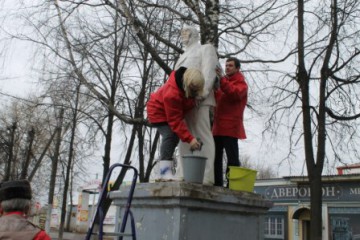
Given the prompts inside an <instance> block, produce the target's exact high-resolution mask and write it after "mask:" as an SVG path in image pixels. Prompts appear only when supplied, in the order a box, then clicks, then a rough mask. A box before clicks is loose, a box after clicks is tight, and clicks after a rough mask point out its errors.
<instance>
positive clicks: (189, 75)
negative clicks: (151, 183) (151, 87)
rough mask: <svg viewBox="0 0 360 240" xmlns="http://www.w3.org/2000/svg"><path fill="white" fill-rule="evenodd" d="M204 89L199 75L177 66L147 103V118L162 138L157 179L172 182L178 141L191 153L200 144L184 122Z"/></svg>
mask: <svg viewBox="0 0 360 240" xmlns="http://www.w3.org/2000/svg"><path fill="white" fill-rule="evenodd" d="M203 88H204V77H203V75H202V73H201V72H200V71H199V70H197V69H193V68H185V67H180V68H179V69H178V70H176V71H173V72H172V73H171V74H170V77H169V79H168V80H167V82H166V83H165V84H164V85H163V86H162V87H160V88H159V89H158V90H157V91H156V92H154V93H152V94H151V96H150V99H149V101H148V103H147V117H148V121H149V122H150V123H151V124H152V126H154V127H156V128H157V130H158V131H159V133H160V135H161V138H162V139H161V145H160V164H159V165H160V180H170V179H172V173H171V169H172V165H171V164H172V161H173V154H174V151H175V148H176V146H177V144H178V143H179V139H180V140H181V141H183V142H186V143H189V144H190V147H191V149H192V150H197V149H200V147H201V143H200V142H199V141H198V140H197V139H196V137H194V136H193V135H191V133H190V131H189V129H188V127H187V126H186V123H185V121H184V116H185V114H186V113H187V112H188V111H189V110H191V109H192V108H193V107H195V105H196V102H197V100H196V97H201V95H202V91H203Z"/></svg>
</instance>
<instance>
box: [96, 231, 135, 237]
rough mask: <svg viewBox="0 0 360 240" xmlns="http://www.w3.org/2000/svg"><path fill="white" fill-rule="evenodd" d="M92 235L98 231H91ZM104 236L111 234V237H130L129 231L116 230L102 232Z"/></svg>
mask: <svg viewBox="0 0 360 240" xmlns="http://www.w3.org/2000/svg"><path fill="white" fill-rule="evenodd" d="M92 235H99V233H92ZM103 235H104V236H113V237H132V236H133V234H131V233H117V232H103Z"/></svg>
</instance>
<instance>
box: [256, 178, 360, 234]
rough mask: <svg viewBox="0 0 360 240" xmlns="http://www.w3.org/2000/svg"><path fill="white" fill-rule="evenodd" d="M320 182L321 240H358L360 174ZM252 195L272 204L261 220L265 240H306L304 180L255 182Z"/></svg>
mask: <svg viewBox="0 0 360 240" xmlns="http://www.w3.org/2000/svg"><path fill="white" fill-rule="evenodd" d="M322 181H323V186H322V198H323V203H322V223H323V239H324V240H328V239H329V240H356V239H357V240H360V174H349V175H334V176H323V178H322ZM254 191H255V192H256V193H258V194H261V195H263V197H264V198H265V199H266V200H270V201H272V202H273V203H274V206H273V207H272V208H271V209H270V210H269V212H268V214H267V216H266V217H265V223H264V224H265V226H264V239H265V240H273V239H277V240H278V239H284V240H285V239H287V240H307V239H309V233H310V186H309V181H308V179H307V177H284V178H281V179H267V180H257V181H256V184H255V189H254Z"/></svg>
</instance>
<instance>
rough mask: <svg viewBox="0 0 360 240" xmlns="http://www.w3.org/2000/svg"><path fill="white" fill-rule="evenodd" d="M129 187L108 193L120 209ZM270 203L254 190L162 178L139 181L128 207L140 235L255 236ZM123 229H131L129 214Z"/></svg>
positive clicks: (172, 238)
mask: <svg viewBox="0 0 360 240" xmlns="http://www.w3.org/2000/svg"><path fill="white" fill-rule="evenodd" d="M128 190H129V189H128V188H127V187H124V188H122V189H121V191H116V192H111V193H110V198H112V199H113V204H115V205H116V206H119V207H120V209H121V207H122V206H124V204H125V203H126V198H127V194H128ZM271 206H272V203H271V202H268V201H266V200H264V199H263V198H262V197H261V196H260V195H257V194H254V193H248V192H237V191H231V190H229V189H226V188H220V187H213V186H204V185H201V184H193V183H185V182H166V183H142V184H137V186H136V189H135V194H134V198H133V202H132V207H131V209H132V212H133V214H134V217H135V224H136V234H137V239H139V240H146V239H148V240H185V239H186V240H225V239H226V240H228V239H229V240H235V239H245V240H258V239H263V232H264V231H263V226H264V219H263V218H264V214H265V213H266V212H267V210H268V209H269V208H270V207H271ZM121 212H122V211H121ZM126 232H131V231H130V221H129V220H128V222H127V231H126Z"/></svg>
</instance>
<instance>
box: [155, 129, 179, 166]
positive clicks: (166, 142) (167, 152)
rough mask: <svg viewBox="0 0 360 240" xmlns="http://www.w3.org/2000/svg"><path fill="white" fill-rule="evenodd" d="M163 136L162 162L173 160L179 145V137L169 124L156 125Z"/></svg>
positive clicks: (161, 146)
mask: <svg viewBox="0 0 360 240" xmlns="http://www.w3.org/2000/svg"><path fill="white" fill-rule="evenodd" d="M155 126H156V127H157V130H158V131H159V133H160V135H161V144H160V160H173V155H174V152H175V148H176V146H177V145H178V143H179V137H178V136H177V135H176V133H174V132H173V131H172V130H171V128H170V127H169V125H168V124H167V123H165V124H157V125H155Z"/></svg>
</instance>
